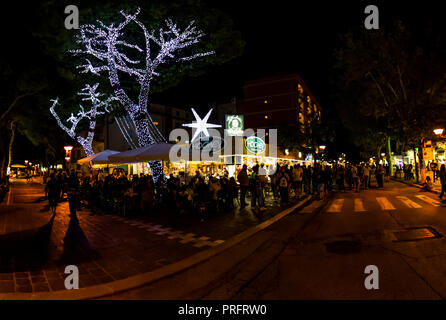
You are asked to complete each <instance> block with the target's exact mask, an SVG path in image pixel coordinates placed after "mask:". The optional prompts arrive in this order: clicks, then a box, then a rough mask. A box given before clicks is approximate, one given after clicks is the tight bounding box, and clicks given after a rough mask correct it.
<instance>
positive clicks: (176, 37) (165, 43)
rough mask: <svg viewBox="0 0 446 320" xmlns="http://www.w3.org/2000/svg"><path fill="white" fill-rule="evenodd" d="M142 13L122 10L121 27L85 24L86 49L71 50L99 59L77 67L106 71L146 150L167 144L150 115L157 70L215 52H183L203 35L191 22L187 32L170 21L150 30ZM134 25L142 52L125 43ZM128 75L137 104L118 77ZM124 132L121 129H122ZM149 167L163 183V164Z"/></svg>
mask: <svg viewBox="0 0 446 320" xmlns="http://www.w3.org/2000/svg"><path fill="white" fill-rule="evenodd" d="M139 12H140V10H139V8H138V9H137V11H136V13H135V14H133V15H132V14H126V13H124V12H123V11H121V14H122V16H123V17H124V21H123V22H121V23H120V24H117V25H116V24H110V25H105V24H104V23H103V22H101V21H98V23H97V25H92V24H88V25H83V26H81V28H80V35H79V38H78V42H79V43H80V44H81V45H82V46H83V49H78V50H72V51H71V52H73V53H74V54H86V55H89V56H93V57H94V58H96V60H97V62H96V63H97V65H93V63H92V62H91V61H90V60H89V59H86V64H84V65H81V66H78V68H81V69H82V71H81V72H84V73H86V72H91V73H93V74H96V75H99V74H100V73H101V72H105V73H106V74H107V77H108V79H109V81H110V85H111V87H112V89H113V91H114V94H115V96H116V97H117V99H118V100H119V101H120V103H121V104H122V105H123V106H124V108H125V110H126V112H127V113H128V115H129V116H130V119H131V120H132V122H133V124H134V126H135V129H136V134H137V136H138V144H139V146H140V147H144V146H147V145H150V144H154V143H160V142H165V141H166V140H165V138H164V137H163V136H162V134H161V133H160V131H159V130H158V128H157V127H156V126H155V124H154V123H153V121H152V118H151V116H150V114H149V112H148V108H147V106H148V100H149V93H150V85H151V81H152V80H153V78H154V77H156V76H158V75H159V74H158V73H157V69H158V68H159V67H160V66H161V65H163V64H166V63H170V62H181V61H189V60H192V59H195V58H198V57H203V56H207V55H210V54H213V53H214V52H200V53H194V54H191V55H187V54H184V53H182V51H183V50H184V49H186V48H188V47H191V46H192V45H194V44H196V43H198V42H199V41H200V39H201V38H202V37H203V36H204V34H203V33H202V32H201V31H199V30H197V29H196V27H195V26H194V22H193V21H192V22H191V23H190V24H189V25H188V26H187V27H186V28H185V29H184V30H180V29H179V28H178V27H177V25H176V24H174V23H173V22H172V21H171V20H169V19H167V20H166V21H165V24H166V28H165V29H163V28H161V29H159V30H157V31H156V32H155V30H150V31H149V30H147V28H146V27H145V26H144V24H143V23H142V22H141V21H139V20H138V19H137V15H138V14H139ZM130 22H134V23H135V24H136V25H137V26H138V27H139V28H140V29H141V30H142V32H143V34H144V38H145V47H144V49H141V48H140V47H139V46H138V45H136V44H131V43H128V42H127V41H125V40H124V38H125V37H124V35H123V33H124V28H125V27H126V26H127V25H128V24H129V23H130ZM123 49H126V50H129V51H133V52H132V53H133V54H135V53H136V55H138V56H140V59H137V60H133V59H130V58H129V57H128V55H127V54H125V53H123ZM120 74H127V75H128V76H130V77H132V78H133V79H134V80H136V82H137V83H138V85H139V95H138V98H137V101H133V100H132V99H131V98H130V97H129V96H128V95H127V93H126V92H125V91H124V89H123V88H122V87H121V82H120V78H119V75H120ZM121 130H122V129H121ZM149 164H150V168H151V171H152V174H153V178H154V181H155V182H157V181H158V179H159V178H161V179H162V180H161V181H164V179H165V176H164V172H163V168H162V165H161V162H160V161H151V162H150V163H149Z"/></svg>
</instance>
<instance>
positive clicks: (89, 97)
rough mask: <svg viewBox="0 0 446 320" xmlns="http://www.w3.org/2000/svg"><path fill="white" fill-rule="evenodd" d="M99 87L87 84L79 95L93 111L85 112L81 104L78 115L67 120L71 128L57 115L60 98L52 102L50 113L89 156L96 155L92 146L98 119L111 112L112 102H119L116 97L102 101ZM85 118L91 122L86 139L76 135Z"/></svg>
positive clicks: (72, 115)
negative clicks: (88, 103) (101, 115)
mask: <svg viewBox="0 0 446 320" xmlns="http://www.w3.org/2000/svg"><path fill="white" fill-rule="evenodd" d="M98 86H99V84H98V83H96V84H95V85H93V86H90V85H88V84H87V85H86V86H85V88H83V89H82V90H81V91H80V92H79V93H78V95H79V96H84V98H82V101H89V102H90V103H91V109H90V110H88V111H85V109H84V107H83V106H82V105H80V104H79V111H78V113H77V114H76V115H74V114H73V113H71V116H70V117H69V118H68V119H67V120H66V122H68V123H70V124H71V127H67V126H66V125H65V124H64V123H63V122H62V120H61V119H60V117H59V116H58V114H57V113H56V110H55V109H56V106H58V105H60V103H59V98H56V99H52V100H50V101H51V102H52V103H53V104H52V106H51V107H50V112H51V114H52V115H53V116H54V118H56V121H57V124H58V125H59V127H61V128H62V129H63V130H64V131H65V132H66V133H68V135H69V136H70V137H71V138H73V139H74V140H76V141H77V142H79V144H80V145H81V146H82V148H84V151H85V154H86V155H87V156H91V155H92V154H94V152H93V148H92V144H93V138H94V129H95V128H96V117H97V116H98V115H100V114H104V113H106V112H109V110H108V108H109V107H110V105H111V103H112V101H115V100H117V99H116V98H115V97H109V98H108V99H106V100H101V99H102V97H103V96H104V94H103V93H100V92H96V90H97V88H98ZM84 118H87V119H88V120H90V123H89V127H88V133H87V136H86V137H85V138H84V137H82V136H80V135H78V134H77V133H76V127H77V125H78V124H79V122H80V121H81V120H82V119H84Z"/></svg>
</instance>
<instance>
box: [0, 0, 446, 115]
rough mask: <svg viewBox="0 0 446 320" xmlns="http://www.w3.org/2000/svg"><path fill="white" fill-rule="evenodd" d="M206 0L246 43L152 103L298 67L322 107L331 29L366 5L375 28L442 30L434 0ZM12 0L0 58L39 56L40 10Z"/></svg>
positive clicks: (201, 102) (212, 95)
mask: <svg viewBox="0 0 446 320" xmlns="http://www.w3.org/2000/svg"><path fill="white" fill-rule="evenodd" d="M206 1H208V3H209V5H210V6H213V7H217V8H219V9H221V10H223V11H224V12H226V13H227V14H228V15H229V16H230V17H232V19H233V20H234V22H235V28H236V29H238V30H240V31H241V33H242V38H243V40H244V41H245V42H246V46H245V50H244V53H243V55H242V56H241V57H239V58H237V59H235V60H233V61H231V62H229V63H227V64H225V65H223V66H220V67H212V66H210V67H209V71H208V72H207V73H206V74H205V75H204V76H201V77H198V78H187V79H185V80H184V81H183V82H182V83H181V84H180V85H179V86H178V87H176V88H172V89H170V90H168V91H167V92H165V93H164V94H158V95H155V96H154V97H155V99H154V100H153V101H154V102H157V103H164V104H175V105H178V106H180V107H183V108H189V107H192V106H194V107H198V109H200V108H202V109H206V108H207V105H208V103H210V102H223V101H228V100H229V99H230V98H231V97H234V96H238V97H241V92H242V91H241V90H242V86H243V82H244V81H246V80H251V79H255V78H258V77H263V76H272V75H276V74H283V73H298V74H300V76H301V77H302V79H303V80H304V81H305V82H306V84H307V85H308V87H309V88H310V90H311V91H312V92H313V94H314V95H315V96H316V98H317V99H318V100H319V102H320V104H321V106H322V108H323V109H325V110H327V108H331V107H332V105H333V103H332V101H331V99H330V94H331V93H332V88H331V86H330V77H332V71H331V68H332V64H333V60H332V53H333V49H334V48H335V47H336V46H337V39H338V35H339V34H341V33H345V32H346V31H349V30H364V28H363V22H364V19H365V17H366V14H365V13H364V9H365V7H366V6H367V5H369V4H374V5H377V6H378V8H379V12H380V26H381V27H385V26H386V25H389V24H391V23H393V22H394V21H395V20H397V19H402V20H403V21H404V22H405V23H406V24H408V25H409V26H410V27H411V28H412V29H413V30H416V29H417V28H420V29H421V28H422V27H423V26H424V25H426V23H432V24H433V25H434V28H436V29H437V30H446V22H445V20H444V11H443V8H442V5H441V1H433V0H425V1H422V2H420V1H418V2H407V1H401V0H386V1H373V2H369V1H367V2H366V1H362V0H361V1H326V0H323V1H320V0H308V1H301V0H293V1H279V0H274V1H271V0H270V1H267V2H264V1H246V0H244V1H242V0H238V1H235V0H223V1H216V0H206ZM12 4H13V5H14V7H15V8H11V9H9V10H8V9H7V8H6V7H7V6H6V5H4V6H3V9H2V11H1V13H0V15H1V16H0V30H1V32H2V40H3V45H2V50H0V52H1V53H0V54H1V59H2V60H3V63H5V61H11V62H18V63H22V61H23V62H27V63H44V62H42V61H40V60H39V57H38V56H36V54H35V53H36V51H37V50H36V48H35V45H36V44H35V43H31V42H29V41H28V38H29V37H30V34H29V33H30V32H32V30H33V25H32V24H31V23H30V21H31V22H32V23H45V21H42V18H41V15H40V13H39V12H35V10H31V9H27V7H26V6H25V3H22V2H19V1H15V2H12ZM68 4H76V1H71V0H67V1H61V2H60V5H59V3H58V6H60V7H61V8H64V6H65V5H68ZM2 5H3V4H2ZM61 12H63V9H62V11H61ZM61 12H60V13H61ZM60 13H58V14H60ZM47 14H48V13H47ZM54 14H56V13H54ZM62 17H63V15H62ZM204 31H205V30H204ZM23 64H24V65H26V63H23ZM73 72H74V71H73Z"/></svg>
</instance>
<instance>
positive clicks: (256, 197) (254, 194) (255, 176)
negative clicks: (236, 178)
mask: <svg viewBox="0 0 446 320" xmlns="http://www.w3.org/2000/svg"><path fill="white" fill-rule="evenodd" d="M249 189H250V190H251V209H254V208H255V207H258V209H259V211H260V210H262V203H261V199H260V192H261V186H260V179H259V165H257V164H256V165H255V166H254V167H253V168H252V173H251V176H250V177H249ZM257 204H258V206H257Z"/></svg>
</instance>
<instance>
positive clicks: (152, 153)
mask: <svg viewBox="0 0 446 320" xmlns="http://www.w3.org/2000/svg"><path fill="white" fill-rule="evenodd" d="M174 145H175V144H171V143H156V144H151V145H149V146H145V147H142V148H137V149H133V150H129V151H124V152H121V153H119V154H114V155H112V156H110V157H109V160H110V162H115V163H116V162H120V163H131V162H145V161H152V160H169V152H170V149H171V148H172V147H173V146H174Z"/></svg>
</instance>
